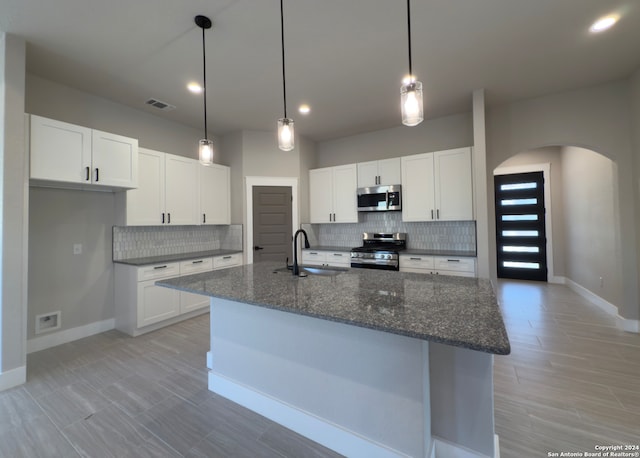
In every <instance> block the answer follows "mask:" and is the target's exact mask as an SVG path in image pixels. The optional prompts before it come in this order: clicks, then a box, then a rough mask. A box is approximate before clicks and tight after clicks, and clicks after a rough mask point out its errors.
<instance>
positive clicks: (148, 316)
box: [138, 280, 180, 328]
mask: <svg viewBox="0 0 640 458" xmlns="http://www.w3.org/2000/svg"><path fill="white" fill-rule="evenodd" d="M155 282H156V280H148V281H142V282H139V283H138V327H139V328H141V327H143V326H148V325H150V324H153V323H157V322H159V321H163V320H166V319H168V318H172V317H174V316H178V315H179V314H180V296H179V294H178V293H179V291H178V290H175V289H170V288H164V287H161V286H156V285H155Z"/></svg>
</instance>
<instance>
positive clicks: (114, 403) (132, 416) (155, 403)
mask: <svg viewBox="0 0 640 458" xmlns="http://www.w3.org/2000/svg"><path fill="white" fill-rule="evenodd" d="M131 377H135V375H132V376H131ZM116 383H118V382H116ZM151 383H153V384H154V385H157V386H158V387H159V388H162V389H165V390H167V391H168V392H169V395H168V396H167V397H165V398H163V399H161V400H159V401H158V402H154V403H153V405H152V406H151V407H149V408H148V409H146V410H145V411H143V412H139V413H137V414H135V415H131V413H129V412H127V411H126V410H125V409H124V407H121V403H120V402H118V401H112V400H111V399H110V398H108V397H107V396H106V395H104V394H102V393H100V394H101V395H102V396H103V397H105V398H106V399H107V400H108V401H110V402H111V403H112V404H113V405H114V406H115V407H116V408H118V409H119V410H121V411H122V412H123V413H124V414H126V415H127V416H128V417H131V418H134V419H136V417H138V416H139V415H143V414H144V413H146V412H148V411H149V410H151V409H153V408H154V407H155V406H157V405H158V404H160V403H162V402H163V401H165V400H167V399H169V398H170V397H171V396H175V393H173V392H172V391H171V390H169V389H168V388H165V387H163V386H161V385H158V384H157V383H156V382H155V381H154V382H151ZM111 386H112V385H109V386H107V387H105V388H103V390H106V389H108V388H109V387H111ZM103 390H100V391H103ZM136 421H138V420H137V419H136Z"/></svg>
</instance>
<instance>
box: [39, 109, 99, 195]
mask: <svg viewBox="0 0 640 458" xmlns="http://www.w3.org/2000/svg"><path fill="white" fill-rule="evenodd" d="M30 141H31V161H30V162H31V164H30V165H31V171H30V177H31V178H33V179H38V180H51V181H61V182H66V183H90V182H91V129H88V128H86V127H81V126H76V125H74V124H69V123H66V122H62V121H55V120H53V119H47V118H43V117H41V116H35V115H31V138H30ZM87 172H88V173H87Z"/></svg>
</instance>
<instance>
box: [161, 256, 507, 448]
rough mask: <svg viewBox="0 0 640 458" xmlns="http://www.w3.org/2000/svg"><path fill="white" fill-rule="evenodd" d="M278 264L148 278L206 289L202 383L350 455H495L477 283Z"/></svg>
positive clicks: (498, 349) (485, 300)
mask: <svg viewBox="0 0 640 458" xmlns="http://www.w3.org/2000/svg"><path fill="white" fill-rule="evenodd" d="M281 267H282V265H279V264H275V263H258V264H252V265H245V266H241V267H234V268H231V269H227V270H224V271H215V272H207V273H203V274H196V275H191V276H186V277H180V278H175V279H169V280H162V281H159V282H158V283H157V284H158V285H160V286H166V287H170V288H176V289H179V290H183V291H188V292H193V293H198V294H204V295H208V296H211V307H210V311H211V349H210V352H209V354H208V366H209V389H210V390H212V391H214V392H216V393H219V394H221V395H223V396H225V397H228V398H229V399H231V400H233V401H235V402H237V403H239V404H242V405H244V406H246V407H248V408H250V409H252V410H254V411H256V412H258V413H260V414H262V415H264V416H266V417H268V418H271V419H272V420H274V421H276V422H278V423H281V424H282V425H284V426H286V427H288V428H290V429H293V430H294V431H297V432H299V433H301V434H303V435H305V436H307V437H309V438H310V439H312V440H314V441H316V442H319V443H321V444H323V445H325V446H327V447H329V448H332V449H334V450H336V451H337V452H339V453H342V454H344V455H347V456H367V457H373V456H416V457H432V456H453V455H452V454H453V453H455V454H456V456H496V454H497V453H498V452H497V441H496V438H495V434H494V423H493V378H492V365H493V354H508V353H509V351H510V347H509V341H508V338H507V334H506V331H505V327H504V323H503V321H502V316H501V314H500V311H499V308H498V306H497V303H496V299H495V296H494V294H493V291H492V288H491V285H490V283H489V282H488V281H487V280H483V279H475V278H459V277H447V276H430V275H422V274H413V273H402V272H389V271H378V270H368V269H346V270H345V271H343V272H340V273H337V274H335V272H334V275H309V276H307V277H304V278H299V277H293V276H292V275H291V273H290V272H288V271H286V269H285V271H282V269H281ZM465 453H466V455H465Z"/></svg>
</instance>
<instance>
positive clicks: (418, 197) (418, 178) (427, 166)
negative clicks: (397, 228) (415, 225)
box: [401, 153, 436, 221]
mask: <svg viewBox="0 0 640 458" xmlns="http://www.w3.org/2000/svg"><path fill="white" fill-rule="evenodd" d="M401 162H402V220H403V221H433V220H434V219H435V217H436V215H435V214H436V211H435V210H436V209H435V204H434V184H433V153H424V154H415V155H413V156H404V157H403V158H402V159H401Z"/></svg>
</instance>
